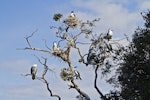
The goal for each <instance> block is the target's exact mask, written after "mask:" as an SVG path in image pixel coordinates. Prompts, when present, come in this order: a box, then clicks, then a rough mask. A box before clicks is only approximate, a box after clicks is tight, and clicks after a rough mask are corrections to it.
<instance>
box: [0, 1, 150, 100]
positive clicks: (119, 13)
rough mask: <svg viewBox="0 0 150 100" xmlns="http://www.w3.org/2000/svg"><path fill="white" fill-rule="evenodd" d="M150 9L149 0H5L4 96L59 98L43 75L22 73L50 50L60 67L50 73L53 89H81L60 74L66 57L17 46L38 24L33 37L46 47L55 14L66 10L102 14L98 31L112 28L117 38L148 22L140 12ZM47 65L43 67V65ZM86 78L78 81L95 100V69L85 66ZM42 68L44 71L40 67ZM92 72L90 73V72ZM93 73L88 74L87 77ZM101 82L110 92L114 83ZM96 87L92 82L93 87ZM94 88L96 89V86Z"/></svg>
mask: <svg viewBox="0 0 150 100" xmlns="http://www.w3.org/2000/svg"><path fill="white" fill-rule="evenodd" d="M147 9H150V1H149V0H132V1H131V0H1V1H0V34H1V36H0V41H1V42H0V45H1V49H0V55H1V56H0V79H1V80H0V97H1V99H2V100H33V99H35V100H49V99H50V100H56V98H51V97H49V94H48V92H47V90H46V88H45V86H44V84H43V83H42V82H40V81H37V80H35V81H32V80H31V78H30V77H23V76H21V75H20V74H24V73H29V72H30V67H31V65H32V64H34V63H37V64H38V66H41V65H40V64H39V63H38V61H37V59H36V58H35V57H34V56H33V55H34V54H36V55H37V56H41V55H45V56H46V57H48V58H49V65H50V66H51V67H52V68H54V69H55V72H56V73H49V74H48V75H49V76H47V77H48V79H49V82H50V84H51V86H52V89H53V90H54V92H55V93H58V94H60V95H61V96H62V97H63V100H70V99H72V100H75V96H76V95H77V92H76V91H75V90H68V89H67V85H66V83H64V82H63V81H62V80H61V79H60V78H59V72H60V69H61V67H60V66H65V63H63V62H61V61H58V62H57V60H58V59H56V58H54V57H52V56H51V55H48V54H43V53H38V52H33V51H24V50H16V48H22V47H26V46H27V44H26V41H25V39H24V37H25V36H26V35H30V34H31V33H32V32H33V31H35V30H36V29H38V32H37V33H36V34H35V36H34V37H33V38H32V43H33V45H34V46H35V47H40V48H45V47H44V41H43V39H46V40H47V42H48V45H49V46H50V47H51V46H52V42H53V41H54V40H55V39H56V38H55V34H54V31H52V30H50V28H49V26H51V25H55V22H54V21H53V19H52V18H53V14H55V13H58V12H59V13H62V14H64V15H65V16H67V15H68V14H69V13H70V11H72V10H74V11H75V13H76V15H77V16H78V17H79V18H80V19H82V20H86V19H94V18H101V21H100V22H99V23H98V24H97V26H96V28H95V30H94V32H96V33H101V32H107V29H108V28H112V29H113V30H114V37H113V38H114V39H118V38H121V37H123V35H124V34H128V35H129V36H130V37H131V36H132V34H133V32H134V30H135V29H136V28H137V26H141V25H143V19H142V17H141V15H140V12H143V11H147ZM40 69H42V66H41V67H39V70H40ZM79 69H80V70H82V73H81V75H82V77H83V80H84V82H83V81H77V82H78V84H79V87H81V89H83V90H84V91H88V94H89V95H90V97H91V98H92V100H97V98H98V96H97V93H96V92H95V90H93V89H92V86H93V84H92V82H91V80H93V73H92V71H93V69H92V68H86V67H84V66H82V68H79ZM39 73H41V72H40V71H39ZM86 75H88V76H86ZM87 77H88V78H87ZM98 85H99V86H100V87H101V89H102V91H103V92H104V93H107V92H109V89H110V88H111V86H109V85H108V84H106V83H105V82H104V80H101V79H100V78H99V83H98ZM90 87H91V88H90ZM93 91H94V92H95V93H94V92H93Z"/></svg>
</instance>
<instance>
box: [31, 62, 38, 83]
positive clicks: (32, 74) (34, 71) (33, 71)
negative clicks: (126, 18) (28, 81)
mask: <svg viewBox="0 0 150 100" xmlns="http://www.w3.org/2000/svg"><path fill="white" fill-rule="evenodd" d="M36 73H37V64H34V65H32V67H31V76H32V79H33V80H34V79H35V76H36Z"/></svg>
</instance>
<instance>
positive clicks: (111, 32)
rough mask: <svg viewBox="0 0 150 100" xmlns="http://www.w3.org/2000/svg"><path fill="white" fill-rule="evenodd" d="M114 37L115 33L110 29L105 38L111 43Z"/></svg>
mask: <svg viewBox="0 0 150 100" xmlns="http://www.w3.org/2000/svg"><path fill="white" fill-rule="evenodd" d="M112 35H113V31H112V30H111V29H108V32H107V34H106V36H105V37H104V38H105V39H107V40H108V41H109V40H110V39H111V38H112Z"/></svg>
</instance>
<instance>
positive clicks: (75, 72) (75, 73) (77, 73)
mask: <svg viewBox="0 0 150 100" xmlns="http://www.w3.org/2000/svg"><path fill="white" fill-rule="evenodd" d="M74 76H75V77H76V79H80V80H82V79H81V77H80V73H79V72H78V71H77V70H74Z"/></svg>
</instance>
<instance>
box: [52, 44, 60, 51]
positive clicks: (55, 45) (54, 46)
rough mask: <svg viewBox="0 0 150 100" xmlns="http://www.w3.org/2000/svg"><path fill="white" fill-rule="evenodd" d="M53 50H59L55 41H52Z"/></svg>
mask: <svg viewBox="0 0 150 100" xmlns="http://www.w3.org/2000/svg"><path fill="white" fill-rule="evenodd" d="M53 50H54V51H56V50H59V47H58V46H57V43H56V42H53Z"/></svg>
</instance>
